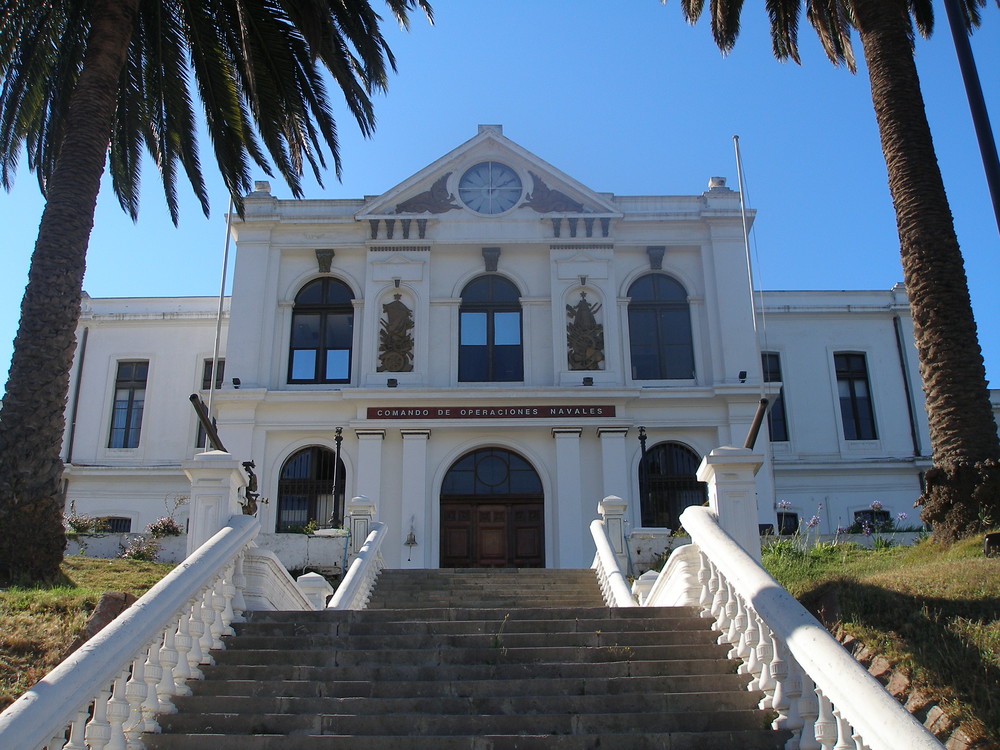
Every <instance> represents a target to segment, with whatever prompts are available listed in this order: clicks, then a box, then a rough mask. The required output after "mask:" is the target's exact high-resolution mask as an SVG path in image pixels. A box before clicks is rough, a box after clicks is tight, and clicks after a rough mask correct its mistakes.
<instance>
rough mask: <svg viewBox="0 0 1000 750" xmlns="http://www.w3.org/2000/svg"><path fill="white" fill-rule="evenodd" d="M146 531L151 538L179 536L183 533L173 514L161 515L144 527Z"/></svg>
mask: <svg viewBox="0 0 1000 750" xmlns="http://www.w3.org/2000/svg"><path fill="white" fill-rule="evenodd" d="M146 533H147V534H149V535H150V536H151V537H153V539H162V538H163V537H165V536H180V535H181V534H183V533H184V529H182V528H181V527H180V525H179V524H178V523H177V521H175V520H174V519H173V516H161V517H160V518H157V519H156V520H155V521H153V522H152V523H151V524H149V526H147V527H146Z"/></svg>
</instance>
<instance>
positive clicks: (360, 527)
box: [347, 495, 376, 557]
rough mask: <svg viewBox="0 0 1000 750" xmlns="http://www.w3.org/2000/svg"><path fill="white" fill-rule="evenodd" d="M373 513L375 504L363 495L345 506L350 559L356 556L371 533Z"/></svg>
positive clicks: (352, 499) (373, 519)
mask: <svg viewBox="0 0 1000 750" xmlns="http://www.w3.org/2000/svg"><path fill="white" fill-rule="evenodd" d="M375 511H376V506H375V503H373V502H372V501H371V498H367V497H365V496H364V495H358V496H357V497H353V498H351V502H349V503H348V504H347V528H348V530H349V531H350V532H351V540H350V543H349V546H348V553H349V554H350V555H351V556H352V557H353V556H354V555H356V554H358V550H359V549H361V547H362V545H364V543H365V539H367V538H368V535H369V534H370V533H371V531H372V523H374V521H375Z"/></svg>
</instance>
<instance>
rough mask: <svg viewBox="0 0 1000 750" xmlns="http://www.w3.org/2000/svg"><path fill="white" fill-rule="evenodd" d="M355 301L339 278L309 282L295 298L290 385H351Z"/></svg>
mask: <svg viewBox="0 0 1000 750" xmlns="http://www.w3.org/2000/svg"><path fill="white" fill-rule="evenodd" d="M353 299H354V297H353V295H352V294H351V290H350V289H349V288H348V286H347V284H345V283H344V282H342V281H339V280H337V279H331V278H323V279H316V280H315V281H310V282H309V283H308V284H306V285H305V286H304V287H302V289H301V290H300V291H299V293H298V294H297V295H295V307H294V308H293V310H292V336H291V339H292V342H291V349H290V352H289V355H288V382H289V383H349V382H350V380H351V344H352V342H353V341H354V305H353V304H352V300H353Z"/></svg>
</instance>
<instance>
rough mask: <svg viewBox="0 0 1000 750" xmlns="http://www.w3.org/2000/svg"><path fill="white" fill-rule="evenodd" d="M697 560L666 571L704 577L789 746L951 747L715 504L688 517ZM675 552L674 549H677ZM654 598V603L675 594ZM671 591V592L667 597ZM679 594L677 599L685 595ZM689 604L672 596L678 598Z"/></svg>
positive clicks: (724, 629) (713, 612)
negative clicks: (743, 542)
mask: <svg viewBox="0 0 1000 750" xmlns="http://www.w3.org/2000/svg"><path fill="white" fill-rule="evenodd" d="M681 523H682V524H683V526H684V529H685V530H686V531H687V532H688V533H690V535H691V539H692V542H693V545H697V548H698V550H699V554H698V555H697V557H696V558H695V557H694V556H693V555H691V554H690V552H689V553H688V554H687V555H684V556H678V559H679V560H681V562H680V563H679V564H680V565H684V561H683V559H684V558H685V557H686V559H687V560H688V564H691V563H693V564H695V565H699V568H698V570H697V571H696V572H694V575H691V574H689V575H687V576H684V575H678V574H677V571H676V570H674V571H669V570H668V568H669V567H670V566H669V563H668V566H666V567H665V568H664V570H663V571H662V572H661V574H660V575H661V577H663V578H664V579H667V578H671V577H672V578H673V579H674V580H675V581H684V580H686V581H688V582H690V581H691V580H692V579H696V580H697V581H699V582H700V583H701V586H700V600H699V601H698V604H699V605H700V606H701V607H702V609H703V612H704V614H705V616H711V617H714V618H715V626H716V629H717V630H719V631H720V632H721V633H722V635H720V637H719V641H720V642H724V643H729V644H732V645H733V649H732V651H731V652H730V655H731V656H735V657H739V658H742V659H744V664H743V666H741V667H740V671H741V672H744V673H749V674H752V675H753V679H752V680H751V682H750V685H749V689H751V690H763V691H764V693H765V698H764V699H763V700H762V702H761V706H762V707H765V708H771V709H773V710H774V711H776V712H777V714H778V718H777V719H776V720H775V722H774V726H775V728H776V729H790V730H792V731H793V732H794V733H795V738H794V739H793V740H792V741H791V743H790V744H789V745H788V747H789V748H799V747H802V748H806V747H809V748H823V749H824V750H827V749H828V748H833V747H834V743H835V742H837V741H838V740H839V741H840V743H846V744H837V745H836V747H838V748H839V747H847V746H851V747H854V743H855V742H857V743H858V744H857V747H865V748H870V750H897V749H898V748H903V747H905V748H907V750H941V748H942V747H943V746H942V745H941V743H940V742H938V741H937V740H936V739H935V738H934V736H933V735H931V734H930V733H929V732H928V731H927V730H926V729H925V728H924V727H923V726H922V725H921V724H920V722H918V721H917V720H916V719H915V718H913V717H912V716H911V715H910V713H909V712H908V711H906V710H905V709H904V708H903V707H902V706H900V705H899V703H898V702H897V701H896V700H895V699H894V698H893V697H892V696H891V695H889V693H888V692H886V691H885V689H884V688H883V687H882V686H881V685H880V684H879V683H878V681H877V680H875V678H874V677H872V676H871V675H870V674H868V672H867V671H866V670H865V669H864V667H862V666H861V665H860V664H858V662H857V661H855V660H854V658H853V657H852V656H851V655H850V654H848V653H847V651H846V650H844V648H843V647H842V646H841V645H840V644H839V643H837V641H836V640H835V639H834V638H833V636H831V635H830V633H829V632H828V631H827V630H826V628H824V627H823V626H822V625H821V624H820V623H819V622H818V621H817V620H816V618H814V617H813V616H812V615H811V614H809V612H807V611H806V609H805V608H804V607H803V606H802V605H801V604H799V602H798V601H796V600H795V598H794V597H792V595H791V594H789V593H788V592H787V591H786V590H785V589H784V588H782V587H781V585H780V584H779V583H778V582H777V581H776V580H775V579H774V578H772V577H771V576H770V575H769V574H768V573H767V571H765V570H764V569H763V568H762V567H761V566H760V564H759V563H757V562H756V561H755V560H754V559H753V558H751V557H750V555H748V554H747V553H746V552H745V551H744V550H743V548H742V547H740V546H739V545H738V544H737V543H736V542H735V541H734V540H733V538H732V537H731V536H729V535H728V534H727V533H726V532H725V531H723V530H722V529H721V528H720V527H719V525H718V521H717V519H716V517H715V515H714V514H713V513H712V512H711V511H710V510H709V509H707V508H703V507H699V506H694V507H690V508H688V509H687V510H685V511H684V513H683V514H681ZM675 554H676V553H675ZM655 589H656V587H654V591H652V592H650V593H651V596H650V597H649V599H648V600H647V602H646V604H647V605H656V604H658V603H665V602H664V599H665V598H667V597H657V596H655V595H653V594H655V593H657V592H656V590H655ZM659 593H664V592H662V591H661V592H659ZM678 593H679V594H681V595H680V596H677V594H678ZM683 598H684V596H683V592H674V601H675V602H676V601H679V600H682V599H683Z"/></svg>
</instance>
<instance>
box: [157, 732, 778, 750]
mask: <svg viewBox="0 0 1000 750" xmlns="http://www.w3.org/2000/svg"><path fill="white" fill-rule="evenodd" d="M790 736H791V733H790V732H784V731H781V732H775V731H772V730H769V729H749V730H747V729H744V730H722V731H719V730H709V731H706V732H669V733H666V734H664V733H638V732H626V733H621V734H612V733H608V732H601V733H599V734H589V735H554V734H551V733H548V732H544V733H539V734H534V735H532V734H515V735H491V734H478V735H476V736H471V737H470V736H447V737H442V736H424V737H400V736H397V735H391V736H390V735H371V736H367V737H356V736H344V735H321V736H315V735H312V736H310V735H299V736H295V737H284V736H280V735H273V734H272V735H241V736H226V735H221V734H204V733H198V734H175V735H170V734H154V735H146V736H144V738H143V739H144V742H145V744H146V748H147V750H387V748H391V749H392V750H596V749H597V748H600V750H781V749H782V748H784V746H785V742H786V741H787V739H788V738H789V737H790Z"/></svg>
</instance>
